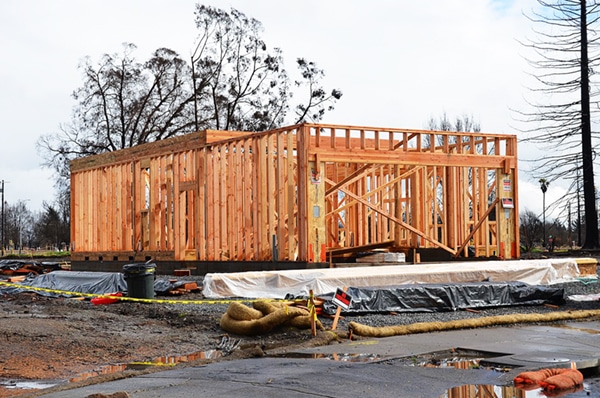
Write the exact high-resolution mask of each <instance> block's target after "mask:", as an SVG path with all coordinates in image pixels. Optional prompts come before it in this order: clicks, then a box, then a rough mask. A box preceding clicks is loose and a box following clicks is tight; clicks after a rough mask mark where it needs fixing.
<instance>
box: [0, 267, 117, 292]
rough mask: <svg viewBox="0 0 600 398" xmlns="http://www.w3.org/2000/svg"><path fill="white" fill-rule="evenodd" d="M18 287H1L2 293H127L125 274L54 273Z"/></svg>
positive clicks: (29, 278) (22, 283) (34, 278)
mask: <svg viewBox="0 0 600 398" xmlns="http://www.w3.org/2000/svg"><path fill="white" fill-rule="evenodd" d="M18 285H19V287H16V286H15V287H2V286H0V292H1V293H8V294H10V293H19V292H23V291H32V292H35V293H37V294H39V295H41V296H49V297H72V296H74V295H72V294H67V293H58V292H53V291H44V290H37V289H28V287H35V288H42V289H49V290H57V291H61V292H62V291H65V292H77V293H86V294H108V293H116V292H125V291H127V283H125V279H124V278H123V274H120V273H114V272H83V271H82V272H77V271H54V272H49V273H47V274H43V275H37V276H34V277H31V276H30V277H28V278H27V279H25V280H24V281H23V282H20V283H19V284H18ZM21 286H22V287H21Z"/></svg>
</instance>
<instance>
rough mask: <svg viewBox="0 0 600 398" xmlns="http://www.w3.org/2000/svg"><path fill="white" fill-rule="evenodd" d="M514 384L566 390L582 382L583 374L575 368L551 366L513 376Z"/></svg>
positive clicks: (551, 389) (548, 389) (549, 389)
mask: <svg viewBox="0 0 600 398" xmlns="http://www.w3.org/2000/svg"><path fill="white" fill-rule="evenodd" d="M514 382H515V385H517V387H518V386H519V385H525V386H526V387H527V386H531V385H532V384H536V385H539V386H540V387H542V388H544V390H547V391H555V390H568V389H573V388H576V387H577V386H580V385H581V384H583V375H582V374H581V372H580V371H578V370H577V369H571V368H552V369H541V370H538V371H532V372H522V373H520V374H519V375H518V376H517V377H515V378H514Z"/></svg>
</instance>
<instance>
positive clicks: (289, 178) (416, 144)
mask: <svg viewBox="0 0 600 398" xmlns="http://www.w3.org/2000/svg"><path fill="white" fill-rule="evenodd" d="M517 178H518V176H517V140H516V136H514V135H492V134H483V133H458V132H445V131H423V130H406V129H388V128H385V129H384V128H372V127H356V126H339V125H325V124H300V125H295V126H290V127H285V128H280V129H277V130H272V131H265V132H260V133H247V132H231V131H211V130H206V131H201V132H197V133H193V134H188V135H184V136H179V137H175V138H171V139H167V140H163V141H157V142H153V143H148V144H143V145H139V146H137V147H133V148H128V149H124V150H120V151H115V152H110V153H105V154H101V155H96V156H90V157H86V158H82V159H78V160H74V161H73V162H72V163H71V238H72V247H71V249H72V259H73V260H74V261H98V260H102V261H141V260H144V261H145V260H148V259H153V260H155V261H189V262H249V261H250V262H251V261H259V262H261V261H262V262H280V261H283V262H286V261H287V262H300V263H311V262H315V263H327V262H328V261H330V259H331V258H332V257H333V256H343V255H344V253H351V252H357V251H366V250H369V249H373V248H380V247H388V248H390V250H403V251H405V252H408V253H410V251H411V250H413V251H414V250H417V249H419V250H421V249H426V248H438V249H442V250H443V251H445V252H446V253H448V255H449V256H453V257H459V256H462V257H473V256H474V257H493V256H495V257H499V258H504V259H511V258H518V257H519V255H520V253H519V244H518V242H519V228H518V210H517V209H518V202H517Z"/></svg>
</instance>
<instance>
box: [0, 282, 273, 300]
mask: <svg viewBox="0 0 600 398" xmlns="http://www.w3.org/2000/svg"><path fill="white" fill-rule="evenodd" d="M0 286H9V287H16V288H19V289H24V290H33V291H41V292H48V293H55V294H64V295H69V296H79V297H89V298H94V297H105V298H111V299H115V300H122V301H134V302H139V303H161V304H229V303H233V302H234V301H235V302H241V303H251V302H253V301H255V300H257V299H227V300H225V299H223V300H170V299H145V298H135V297H122V296H111V295H109V294H93V293H82V292H71V291H67V290H57V289H47V288H43V287H34V286H26V285H21V284H18V283H12V282H3V281H0ZM266 300H268V301H277V300H275V299H266Z"/></svg>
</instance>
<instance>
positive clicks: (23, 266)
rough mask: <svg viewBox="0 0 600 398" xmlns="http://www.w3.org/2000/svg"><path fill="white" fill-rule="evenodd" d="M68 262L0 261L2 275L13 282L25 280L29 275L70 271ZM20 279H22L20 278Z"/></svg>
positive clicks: (0, 273)
mask: <svg viewBox="0 0 600 398" xmlns="http://www.w3.org/2000/svg"><path fill="white" fill-rule="evenodd" d="M69 268H70V265H69V263H67V262H60V263H59V262H46V261H44V262H42V261H35V260H16V259H4V260H0V275H4V276H10V277H12V278H11V279H14V280H13V282H16V281H18V280H23V279H25V276H27V275H41V274H45V273H47V272H51V271H58V270H63V269H69ZM19 277H20V278H19Z"/></svg>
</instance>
